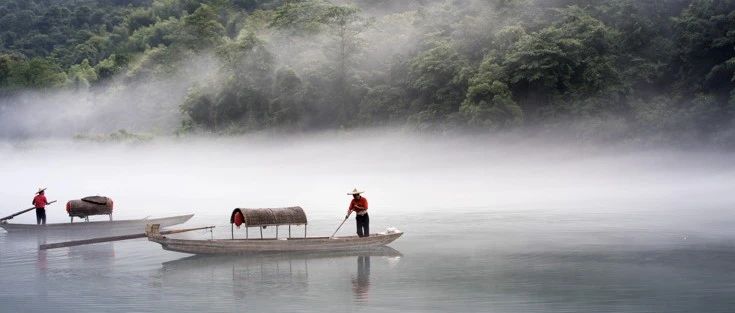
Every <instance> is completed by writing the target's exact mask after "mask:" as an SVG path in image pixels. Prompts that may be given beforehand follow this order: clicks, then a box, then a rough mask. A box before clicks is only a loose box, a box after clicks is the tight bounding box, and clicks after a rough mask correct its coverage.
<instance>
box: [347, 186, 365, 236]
mask: <svg viewBox="0 0 735 313" xmlns="http://www.w3.org/2000/svg"><path fill="white" fill-rule="evenodd" d="M363 192H364V191H358V190H357V188H355V189H354V190H352V192H348V193H347V194H348V195H352V201H351V202H350V207H349V208H348V209H347V217H349V216H350V213H352V212H353V211H354V212H355V222H357V236H359V237H368V236H370V217H369V216H368V212H367V210H368V202H367V199H366V198H365V197H363V196H362V195H361V194H362V193H363Z"/></svg>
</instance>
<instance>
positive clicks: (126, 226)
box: [0, 214, 194, 233]
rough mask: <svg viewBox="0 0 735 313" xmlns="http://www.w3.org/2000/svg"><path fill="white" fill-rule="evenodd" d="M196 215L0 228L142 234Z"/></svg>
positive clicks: (181, 221)
mask: <svg viewBox="0 0 735 313" xmlns="http://www.w3.org/2000/svg"><path fill="white" fill-rule="evenodd" d="M192 216H194V214H186V215H178V216H169V217H162V218H152V219H149V218H142V219H135V220H118V221H98V222H78V223H53V224H46V225H36V224H14V223H0V227H2V228H3V229H5V231H7V232H9V233H22V232H25V233H33V232H37V233H41V232H43V233H50V232H51V233H77V232H101V231H104V232H140V231H141V230H144V229H145V226H146V225H148V224H152V223H153V224H159V225H161V226H162V227H168V226H173V225H178V224H182V223H185V222H186V221H188V220H189V219H191V218H192Z"/></svg>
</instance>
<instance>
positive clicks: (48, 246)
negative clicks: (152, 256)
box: [38, 226, 214, 250]
mask: <svg viewBox="0 0 735 313" xmlns="http://www.w3.org/2000/svg"><path fill="white" fill-rule="evenodd" d="M210 228H214V226H207V227H197V228H186V229H172V230H163V231H161V235H171V234H178V233H184V232H189V231H195V230H201V229H210ZM145 237H147V235H146V234H145V233H142V234H130V235H122V236H114V237H101V238H92V239H83V240H72V241H64V242H56V243H47V244H41V245H39V246H38V249H40V250H48V249H56V248H64V247H72V246H81V245H89V244H93V243H101V242H110V241H119V240H128V239H136V238H145Z"/></svg>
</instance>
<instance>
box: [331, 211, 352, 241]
mask: <svg viewBox="0 0 735 313" xmlns="http://www.w3.org/2000/svg"><path fill="white" fill-rule="evenodd" d="M351 214H352V211H350V213H347V216H345V219H344V220H343V221H342V223H340V224H339V227H337V230H335V231H334V234H332V236H329V238H330V239H331V238H334V235H336V234H337V232H338V231H339V229H340V228H342V225H344V224H345V222H347V219H348V218H350V215H351Z"/></svg>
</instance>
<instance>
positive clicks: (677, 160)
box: [0, 136, 735, 312]
mask: <svg viewBox="0 0 735 313" xmlns="http://www.w3.org/2000/svg"><path fill="white" fill-rule="evenodd" d="M409 139H410V140H408V139H406V138H403V139H401V138H398V139H396V138H393V137H389V138H387V137H385V136H383V137H377V138H368V139H361V140H359V141H357V140H353V139H352V138H346V139H345V138H341V139H340V138H337V139H334V138H328V139H324V138H316V139H314V138H311V139H305V140H303V141H298V143H297V142H287V143H282V144H277V145H273V144H270V143H266V142H264V141H259V140H251V141H245V142H242V141H225V142H215V143H212V142H202V143H175V142H174V143H166V144H143V145H133V146H120V145H112V146H101V147H99V146H96V145H87V144H78V143H76V144H72V146H73V148H69V147H67V146H64V145H60V144H58V143H52V144H51V145H52V146H53V147H55V148H57V150H58V151H57V153H55V154H54V155H53V156H49V155H48V153H47V150H45V148H47V146H44V147H45V148H44V149H42V148H41V147H40V144H39V145H20V146H19V145H8V146H6V147H0V150H1V152H2V154H1V155H0V162H1V163H0V171H2V173H3V175H2V182H0V187H2V188H0V196H2V197H3V199H4V200H3V204H2V205H3V207H2V208H1V209H0V215H6V214H10V213H12V212H15V211H17V210H18V209H22V208H25V207H27V204H26V203H30V198H31V197H32V195H33V191H34V189H35V188H36V187H37V186H38V185H44V186H47V187H49V191H48V195H49V199H59V200H61V201H60V202H66V200H69V199H73V198H74V197H81V196H86V195H94V194H103V195H108V196H111V197H113V199H115V200H116V202H115V203H116V209H115V210H116V213H115V216H116V218H117V219H124V218H136V217H138V218H140V217H145V216H148V215H152V216H154V217H157V216H165V215H171V214H181V213H189V212H191V213H196V215H195V217H194V218H193V219H192V220H190V221H189V222H188V223H187V224H185V225H181V227H185V226H203V225H216V226H217V228H216V230H215V232H214V234H210V233H209V232H203V231H197V232H193V233H189V234H186V235H179V236H181V237H187V238H210V236H215V237H227V236H229V231H230V229H229V225H228V223H227V222H228V219H229V213H230V211H231V210H232V208H234V207H237V206H240V207H264V206H286V205H301V206H303V207H304V208H305V209H306V211H307V215H308V216H309V222H310V225H309V234H313V235H329V234H330V233H331V232H332V231H333V230H334V229H335V227H336V226H337V225H338V224H339V221H340V220H339V218H338V217H339V216H343V214H344V211H345V209H346V206H347V201H348V197H347V196H346V195H345V193H346V192H347V191H349V190H351V189H352V188H353V187H355V186H357V187H361V188H365V189H366V190H367V193H366V197H367V198H368V199H369V201H370V204H371V208H370V211H371V230H372V231H373V232H380V231H384V230H385V229H386V227H397V228H399V229H400V230H402V231H404V232H405V234H404V236H403V237H402V238H400V239H399V240H397V241H396V242H394V243H393V244H391V245H390V248H384V249H375V250H369V251H356V252H346V253H322V254H282V255H278V254H276V255H254V256H253V255H251V256H247V255H246V256H229V257H192V256H189V255H186V254H180V253H175V252H169V251H164V250H162V249H161V247H160V246H159V245H157V244H155V243H152V242H148V241H146V240H144V239H137V240H130V241H121V242H115V243H105V244H96V245H89V246H80V247H72V248H62V249H54V250H48V251H39V250H38V245H39V244H40V243H50V242H57V241H62V240H65V239H67V238H65V237H52V236H37V235H29V234H26V235H21V234H12V233H3V232H1V231H0V271H1V272H2V273H0V312H228V311H230V312H235V311H238V312H242V311H249V312H346V311H350V312H351V311H355V312H732V311H733V307H735V297H733V295H734V294H735V227H734V226H735V213H734V211H735V206H733V205H732V204H733V201H734V200H735V195H733V194H735V193H733V192H732V188H733V182H734V181H735V164H733V163H732V162H731V160H732V155H729V154H727V153H689V152H681V151H679V152H672V151H661V150H654V151H651V150H647V151H643V152H641V151H638V152H636V151H615V150H595V151H589V150H585V149H577V148H574V149H572V148H563V149H559V148H554V149H551V148H544V149H542V148H527V147H519V146H512V145H511V146H510V147H508V145H504V146H503V147H504V148H502V149H500V148H497V147H498V145H499V144H498V143H497V142H490V143H487V144H475V143H473V142H472V140H469V141H458V140H446V141H441V140H440V141H439V142H438V143H437V142H436V141H435V140H429V139H422V140H423V141H422V140H416V139H415V138H409ZM473 140H477V139H473ZM409 142H410V143H409ZM233 143H236V144H233ZM365 146H369V147H371V150H370V151H368V152H366V153H364V154H357V155H353V152H354V151H359V149H361V148H364V147H365ZM336 156H339V157H336ZM29 191H30V192H29ZM26 198H27V199H26ZM48 214H49V222H64V221H66V219H67V217H66V216H65V215H64V214H63V210H62V206H56V207H54V206H51V207H49V213H48ZM32 220H33V217H32V216H31V215H27V216H26V215H24V216H20V217H18V218H16V219H14V220H13V222H18V223H21V222H26V223H27V222H31V221H32ZM354 226H355V225H354V220H352V219H351V220H350V221H349V222H348V223H347V224H346V225H345V227H344V228H343V229H342V230H341V231H340V234H343V235H346V234H350V233H352V232H354ZM238 233H239V235H243V236H244V233H243V230H239V231H238ZM295 233H297V231H295ZM251 234H252V232H251ZM281 234H283V232H281ZM266 235H267V236H269V235H270V236H272V235H273V232H272V230H271V229H269V230H267V231H266Z"/></svg>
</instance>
